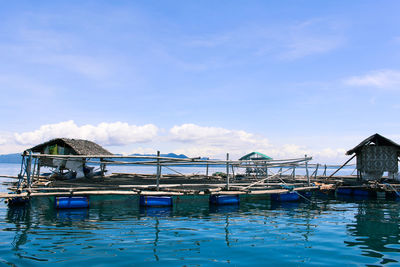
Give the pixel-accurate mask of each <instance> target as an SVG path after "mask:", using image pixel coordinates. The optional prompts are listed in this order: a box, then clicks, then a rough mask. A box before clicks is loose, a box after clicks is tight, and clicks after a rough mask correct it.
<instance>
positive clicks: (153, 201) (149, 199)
mask: <svg viewBox="0 0 400 267" xmlns="http://www.w3.org/2000/svg"><path fill="white" fill-rule="evenodd" d="M140 206H142V207H167V206H172V197H161V196H140Z"/></svg>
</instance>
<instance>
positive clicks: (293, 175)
mask: <svg viewBox="0 0 400 267" xmlns="http://www.w3.org/2000/svg"><path fill="white" fill-rule="evenodd" d="M292 177H293V179H294V178H296V166H293V172H292Z"/></svg>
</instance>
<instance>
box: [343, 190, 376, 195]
mask: <svg viewBox="0 0 400 267" xmlns="http://www.w3.org/2000/svg"><path fill="white" fill-rule="evenodd" d="M336 194H339V195H353V196H372V195H374V194H376V192H372V191H368V190H363V189H359V188H338V189H336Z"/></svg>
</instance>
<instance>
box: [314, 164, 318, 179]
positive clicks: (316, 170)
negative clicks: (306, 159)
mask: <svg viewBox="0 0 400 267" xmlns="http://www.w3.org/2000/svg"><path fill="white" fill-rule="evenodd" d="M318 167H319V163H318V164H317V167H316V168H315V174H314V178H317V173H318Z"/></svg>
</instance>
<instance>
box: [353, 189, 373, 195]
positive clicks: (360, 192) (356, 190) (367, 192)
mask: <svg viewBox="0 0 400 267" xmlns="http://www.w3.org/2000/svg"><path fill="white" fill-rule="evenodd" d="M353 194H354V195H355V196H369V195H370V192H369V191H367V190H362V189H354V190H353Z"/></svg>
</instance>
